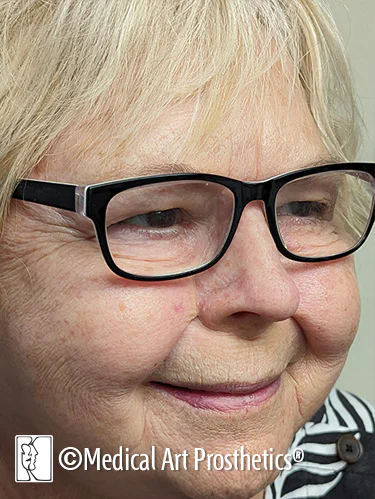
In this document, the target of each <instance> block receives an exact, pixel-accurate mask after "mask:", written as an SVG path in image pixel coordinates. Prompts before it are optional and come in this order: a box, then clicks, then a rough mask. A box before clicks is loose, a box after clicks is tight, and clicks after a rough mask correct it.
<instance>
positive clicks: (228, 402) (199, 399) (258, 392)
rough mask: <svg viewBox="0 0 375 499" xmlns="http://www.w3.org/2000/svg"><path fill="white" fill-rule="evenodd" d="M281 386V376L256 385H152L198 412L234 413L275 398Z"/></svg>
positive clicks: (151, 383) (153, 383)
mask: <svg viewBox="0 0 375 499" xmlns="http://www.w3.org/2000/svg"><path fill="white" fill-rule="evenodd" d="M280 384H281V378H280V376H278V377H274V378H272V379H267V380H263V381H260V382H258V383H253V384H239V383H233V384H230V383H226V384H213V385H209V384H207V385H201V384H196V383H186V384H185V383H184V384H173V385H171V384H168V383H162V382H155V381H150V382H149V385H151V386H152V387H153V388H154V389H156V390H158V391H162V392H164V393H166V394H167V395H169V396H172V397H174V398H175V399H178V400H180V401H183V402H185V403H187V404H188V405H190V406H192V407H194V408H196V409H205V410H213V411H220V412H231V411H236V410H241V409H244V408H245V407H251V406H252V407H258V406H260V405H262V404H264V403H265V402H266V401H267V400H269V399H270V398H271V397H273V395H275V394H276V392H277V391H278V389H279V387H280Z"/></svg>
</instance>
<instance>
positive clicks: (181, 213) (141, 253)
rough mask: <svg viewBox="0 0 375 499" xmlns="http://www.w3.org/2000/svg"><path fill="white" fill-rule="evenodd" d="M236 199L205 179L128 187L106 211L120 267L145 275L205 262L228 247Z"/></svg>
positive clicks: (112, 247) (111, 245)
mask: <svg viewBox="0 0 375 499" xmlns="http://www.w3.org/2000/svg"><path fill="white" fill-rule="evenodd" d="M234 204H235V201H234V195H233V193H232V192H231V191H230V190H229V189H228V188H227V187H224V186H222V185H220V184H216V183H213V182H205V181H201V180H200V181H196V180H187V181H183V180H182V181H176V180H175V181H171V182H161V183H156V184H149V185H145V186H141V187H135V188H132V189H128V190H126V191H123V192H121V193H119V194H117V195H116V196H114V197H113V198H112V199H111V201H110V203H109V204H108V207H107V212H106V231H107V241H108V247H109V250H110V252H111V255H112V258H113V260H114V262H115V264H116V265H117V267H119V268H120V269H121V270H124V271H125V272H128V273H130V274H133V275H138V276H143V277H152V276H158V277H161V276H168V275H176V274H179V273H182V272H187V271H189V270H193V269H197V268H200V267H202V266H204V265H206V264H207V263H209V262H211V261H212V260H213V259H214V258H215V257H216V256H217V254H218V253H219V252H220V250H221V249H222V248H223V246H224V244H225V241H226V238H227V236H228V233H229V230H230V227H231V223H232V219H233V213H234Z"/></svg>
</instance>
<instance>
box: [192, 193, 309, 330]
mask: <svg viewBox="0 0 375 499" xmlns="http://www.w3.org/2000/svg"><path fill="white" fill-rule="evenodd" d="M287 265H290V264H289V263H288V264H287ZM196 289H197V308H198V317H199V319H200V320H201V322H202V323H203V324H204V325H205V326H206V327H208V328H210V329H215V330H227V329H230V330H232V329H233V321H236V325H238V319H240V322H242V323H243V324H244V325H245V326H246V328H247V329H248V324H247V323H248V322H249V321H254V320H255V319H257V320H259V317H261V318H263V319H264V320H266V321H271V322H277V321H283V320H285V319H288V318H290V317H292V316H293V315H294V314H295V312H296V311H297V308H298V305H299V300H300V298H299V291H298V288H297V285H296V283H295V282H294V281H293V278H292V276H291V274H290V272H289V271H288V269H287V267H286V266H285V264H284V265H283V264H282V257H281V255H280V253H279V252H278V250H277V248H276V246H275V243H274V241H273V238H272V236H271V233H270V231H269V228H268V224H267V221H266V219H265V215H264V211H263V204H262V202H260V201H252V202H250V203H249V204H248V205H247V206H246V207H245V209H244V211H243V213H242V217H241V220H240V222H239V225H238V227H237V231H236V234H235V236H234V238H233V240H232V242H231V244H230V246H229V248H228V250H227V252H226V253H225V255H224V256H223V257H222V259H221V260H220V261H219V262H218V263H217V264H216V265H215V266H213V267H212V268H211V269H209V270H207V271H206V272H203V273H202V274H198V275H197V276H196ZM254 334H255V333H254Z"/></svg>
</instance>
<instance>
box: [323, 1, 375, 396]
mask: <svg viewBox="0 0 375 499" xmlns="http://www.w3.org/2000/svg"><path fill="white" fill-rule="evenodd" d="M328 4H329V7H330V8H331V11H332V13H333V16H334V18H335V20H336V23H337V25H338V27H339V30H340V32H341V34H342V37H343V39H344V42H345V46H346V47H347V52H348V54H349V59H350V62H351V65H352V69H353V73H354V79H355V84H356V89H357V94H358V98H359V102H360V106H361V109H362V114H363V117H364V120H365V124H366V128H367V133H366V136H365V140H364V144H363V148H362V151H361V152H360V154H359V156H358V160H359V161H372V162H375V0H328ZM356 268H357V275H358V281H359V286H360V291H361V297H362V318H361V323H360V327H359V331H358V334H357V337H356V340H355V342H354V344H353V346H352V348H351V350H350V352H349V357H348V360H347V363H346V365H345V367H344V370H343V372H342V374H341V376H340V378H339V380H338V382H337V387H338V388H343V389H345V390H348V391H352V392H354V393H356V394H357V395H361V396H362V397H364V398H366V399H367V400H368V401H370V402H371V403H372V404H374V405H375V227H374V229H373V231H372V236H371V237H370V240H369V241H368V242H366V244H365V245H364V246H363V247H362V248H361V249H360V250H358V253H357V255H356Z"/></svg>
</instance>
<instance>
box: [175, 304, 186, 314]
mask: <svg viewBox="0 0 375 499" xmlns="http://www.w3.org/2000/svg"><path fill="white" fill-rule="evenodd" d="M173 308H174V311H175V312H176V314H179V313H180V312H183V310H184V307H183V305H182V304H181V303H175V304H174V306H173Z"/></svg>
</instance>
